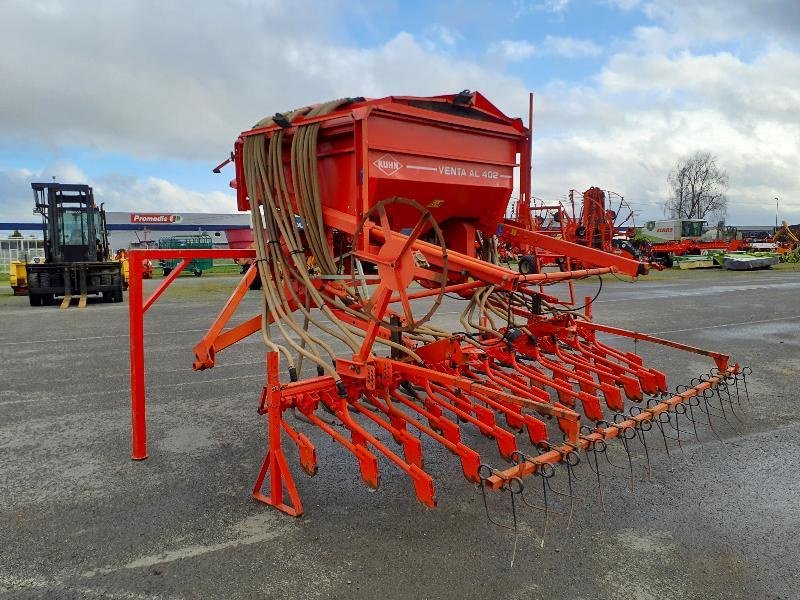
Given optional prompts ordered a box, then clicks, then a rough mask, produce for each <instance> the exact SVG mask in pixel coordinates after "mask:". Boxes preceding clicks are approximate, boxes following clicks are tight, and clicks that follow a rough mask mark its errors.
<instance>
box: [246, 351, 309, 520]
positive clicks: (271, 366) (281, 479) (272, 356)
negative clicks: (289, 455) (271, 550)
mask: <svg viewBox="0 0 800 600" xmlns="http://www.w3.org/2000/svg"><path fill="white" fill-rule="evenodd" d="M278 360H279V359H278V353H277V352H268V353H267V387H266V390H265V393H266V394H267V404H268V410H267V419H268V427H269V440H268V443H269V450H268V451H267V456H266V457H265V458H264V463H263V464H262V465H261V471H260V472H259V473H258V478H257V479H256V483H255V485H254V486H253V498H255V499H256V500H259V501H261V502H263V503H265V504H269V505H270V506H274V507H275V508H277V509H278V510H279V511H281V512H284V513H286V514H287V515H289V516H291V517H299V516H300V515H302V514H303V505H302V503H301V502H300V495H299V494H298V493H297V487H296V486H295V484H294V479H292V473H291V471H290V470H289V465H288V464H287V463H286V456H285V455H284V454H283V448H282V447H281V421H282V420H283V408H282V406H281V385H280V381H279V379H278V376H279V375H278ZM267 474H269V495H264V494H263V493H262V492H261V488H262V487H263V485H264V479H266V477H267ZM284 486H285V487H286V492H287V493H288V495H289V502H290V503H289V504H286V503H284V501H283V488H284Z"/></svg>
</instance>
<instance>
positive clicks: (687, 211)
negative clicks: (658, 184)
mask: <svg viewBox="0 0 800 600" xmlns="http://www.w3.org/2000/svg"><path fill="white" fill-rule="evenodd" d="M667 181H668V182H669V186H670V188H671V189H672V195H671V197H670V198H669V200H667V201H665V202H664V213H665V214H666V215H668V216H669V217H671V218H673V219H705V218H706V217H707V216H708V217H710V216H716V217H718V218H719V219H721V220H724V219H725V213H726V212H727V209H728V198H727V196H725V192H726V191H727V190H728V174H727V173H726V172H725V171H724V170H722V169H720V168H719V166H718V165H717V157H716V156H714V155H713V154H711V153H710V152H695V153H694V154H692V155H691V156H688V157H686V158H683V159H681V160H679V161H678V163H677V164H676V165H675V168H674V169H672V171H670V174H669V177H668V178H667Z"/></svg>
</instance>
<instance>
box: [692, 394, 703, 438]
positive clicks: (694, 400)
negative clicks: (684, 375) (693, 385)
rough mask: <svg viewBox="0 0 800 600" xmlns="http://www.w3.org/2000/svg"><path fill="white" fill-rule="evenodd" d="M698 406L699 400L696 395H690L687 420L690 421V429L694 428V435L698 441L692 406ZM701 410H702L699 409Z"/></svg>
mask: <svg viewBox="0 0 800 600" xmlns="http://www.w3.org/2000/svg"><path fill="white" fill-rule="evenodd" d="M695 406H698V407H699V406H700V400H698V398H697V396H692V397H691V398H689V415H690V417H689V420H690V421H691V422H692V429H693V430H694V437H695V438H696V439H697V440H698V441H699V440H700V436H699V435H697V421H695V419H694V407H695ZM701 412H702V411H701Z"/></svg>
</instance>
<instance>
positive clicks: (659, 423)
mask: <svg viewBox="0 0 800 600" xmlns="http://www.w3.org/2000/svg"><path fill="white" fill-rule="evenodd" d="M663 414H664V413H661V414H660V415H659V416H658V418H656V420H655V423H656V426H657V427H658V431H659V432H660V433H661V438H662V439H663V440H664V450H665V451H666V453H667V458H668V459H669V460H670V462H672V454H670V452H669V444H667V436H666V434H665V433H664V423H663V421H662V420H661V415H663ZM669 470H670V471H672V467H670V469H669Z"/></svg>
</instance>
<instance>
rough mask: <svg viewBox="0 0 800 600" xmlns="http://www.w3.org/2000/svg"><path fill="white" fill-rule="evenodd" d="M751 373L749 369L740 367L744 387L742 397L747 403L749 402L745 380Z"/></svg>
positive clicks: (751, 370)
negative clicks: (743, 396)
mask: <svg viewBox="0 0 800 600" xmlns="http://www.w3.org/2000/svg"><path fill="white" fill-rule="evenodd" d="M752 373H753V369H751V368H750V367H742V384H743V385H744V395H745V398H746V399H747V402H750V392H749V391H748V390H747V378H748V377H749V376H750V375H751V374H752Z"/></svg>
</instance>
